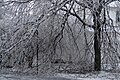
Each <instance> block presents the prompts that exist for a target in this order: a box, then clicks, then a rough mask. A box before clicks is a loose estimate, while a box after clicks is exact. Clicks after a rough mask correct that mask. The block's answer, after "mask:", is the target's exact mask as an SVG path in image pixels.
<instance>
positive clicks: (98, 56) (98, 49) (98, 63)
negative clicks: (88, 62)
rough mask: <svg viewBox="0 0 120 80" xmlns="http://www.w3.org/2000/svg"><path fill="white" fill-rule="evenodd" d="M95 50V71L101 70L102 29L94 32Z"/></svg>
mask: <svg viewBox="0 0 120 80" xmlns="http://www.w3.org/2000/svg"><path fill="white" fill-rule="evenodd" d="M94 51H95V59H94V61H95V62H94V69H95V71H100V70H101V47H100V30H98V32H95V33H94Z"/></svg>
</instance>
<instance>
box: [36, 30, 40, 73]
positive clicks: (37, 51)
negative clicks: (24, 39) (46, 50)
mask: <svg viewBox="0 0 120 80" xmlns="http://www.w3.org/2000/svg"><path fill="white" fill-rule="evenodd" d="M36 35H37V36H38V30H36ZM36 49H37V50H36V57H37V62H36V65H37V74H38V58H39V57H38V53H39V45H38V39H37V44H36Z"/></svg>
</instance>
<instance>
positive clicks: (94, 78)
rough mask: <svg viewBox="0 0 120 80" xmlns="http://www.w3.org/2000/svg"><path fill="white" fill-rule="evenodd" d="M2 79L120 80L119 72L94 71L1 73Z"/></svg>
mask: <svg viewBox="0 0 120 80" xmlns="http://www.w3.org/2000/svg"><path fill="white" fill-rule="evenodd" d="M0 80H120V74H119V73H110V72H109V73H108V72H105V71H102V72H99V73H98V72H92V73H87V74H63V73H62V74H61V73H58V74H56V75H55V76H51V77H40V76H26V75H15V74H0Z"/></svg>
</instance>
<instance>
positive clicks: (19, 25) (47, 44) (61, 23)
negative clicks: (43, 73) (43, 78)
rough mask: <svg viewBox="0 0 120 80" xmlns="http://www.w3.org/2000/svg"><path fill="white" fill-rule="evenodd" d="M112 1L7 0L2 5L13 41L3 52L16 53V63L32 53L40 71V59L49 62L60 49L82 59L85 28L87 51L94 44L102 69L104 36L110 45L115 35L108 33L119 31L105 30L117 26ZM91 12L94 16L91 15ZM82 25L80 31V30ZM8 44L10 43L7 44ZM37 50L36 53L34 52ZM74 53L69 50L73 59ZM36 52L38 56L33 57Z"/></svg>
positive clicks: (98, 66) (96, 63)
mask: <svg viewBox="0 0 120 80" xmlns="http://www.w3.org/2000/svg"><path fill="white" fill-rule="evenodd" d="M3 1H4V0H3ZM113 1H115V0H44V1H42V0H21V1H19V0H15V1H11V0H7V1H6V0H5V1H4V5H3V8H4V10H6V12H5V14H6V15H4V17H5V19H4V21H8V25H7V26H10V30H11V32H10V33H11V35H10V39H9V40H11V43H10V45H9V47H8V48H5V51H3V52H4V53H6V52H9V53H11V54H13V53H15V55H16V56H15V58H17V59H16V60H12V61H13V62H14V63H15V62H16V61H17V62H16V64H17V63H19V62H20V63H21V62H23V63H24V64H25V63H27V62H26V61H25V59H24V58H29V57H31V59H30V61H29V65H28V67H29V68H32V67H33V63H34V62H33V61H34V59H37V73H38V66H39V63H38V62H40V61H41V62H42V61H43V63H44V62H46V63H48V65H50V64H51V60H53V59H54V58H55V56H56V54H57V53H71V54H73V53H78V54H79V55H78V56H79V58H80V59H82V57H83V56H82V57H81V55H83V54H82V51H81V50H80V48H81V47H80V46H81V44H79V42H80V41H78V40H79V39H81V38H83V36H82V37H79V36H80V35H79V32H81V33H82V31H81V30H82V29H83V28H84V31H83V32H84V40H85V47H86V48H85V54H86V53H92V49H91V47H93V48H94V70H95V71H100V70H101V57H102V56H101V55H102V54H103V52H102V50H103V46H105V47H106V44H103V40H105V41H107V42H109V43H110V44H109V46H111V45H112V43H111V40H112V38H111V37H110V36H109V35H114V34H116V33H117V32H116V31H114V33H111V34H109V32H107V31H106V29H107V27H111V28H112V30H114V25H112V20H111V18H110V17H109V12H108V11H107V9H106V8H107V5H108V4H109V3H111V2H113ZM6 5H7V6H6ZM88 16H89V17H91V18H90V19H88ZM107 18H108V20H107ZM13 26H14V27H13ZM74 27H76V28H74ZM79 28H80V31H77V30H78V29H79ZM89 28H90V29H93V35H94V38H93V39H92V37H90V38H91V39H88V37H87V29H89ZM36 31H38V33H39V35H37V39H36V38H35V37H34V36H35V32H36ZM104 31H106V32H104ZM78 37H79V38H78ZM103 37H106V38H105V39H104V38H103ZM90 40H91V41H90ZM7 41H8V40H7ZM36 41H37V51H36V49H35V47H33V46H36ZM88 41H89V42H88ZM24 42H26V43H24ZM38 43H39V44H38ZM81 43H83V42H81ZM92 43H94V44H92ZM5 44H6V43H5ZM6 45H7V46H8V44H6ZM113 45H114V44H113ZM21 46H22V47H21ZM38 47H39V49H38ZM111 48H113V51H115V50H114V48H115V46H111V47H110V49H111ZM35 51H36V54H34V53H35ZM108 51H110V50H108ZM1 52H2V51H1ZM83 52H84V51H83ZM111 52H112V50H111V51H110V53H111ZM18 53H20V54H18ZM116 53H117V52H116ZM71 54H69V55H70V56H69V59H70V60H71V59H72V58H71ZM39 55H41V56H43V57H42V60H40V61H38V60H39V59H38V58H39V57H40V56H39ZM73 55H74V54H73ZM35 56H37V58H34V57H35ZM44 56H45V57H44ZM22 58H23V61H22V60H21V59H22ZM43 58H45V60H44V59H43ZM71 61H72V60H71ZM19 65H21V64H19ZM45 65H47V64H45ZM48 67H49V66H48ZM41 70H42V69H41Z"/></svg>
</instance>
